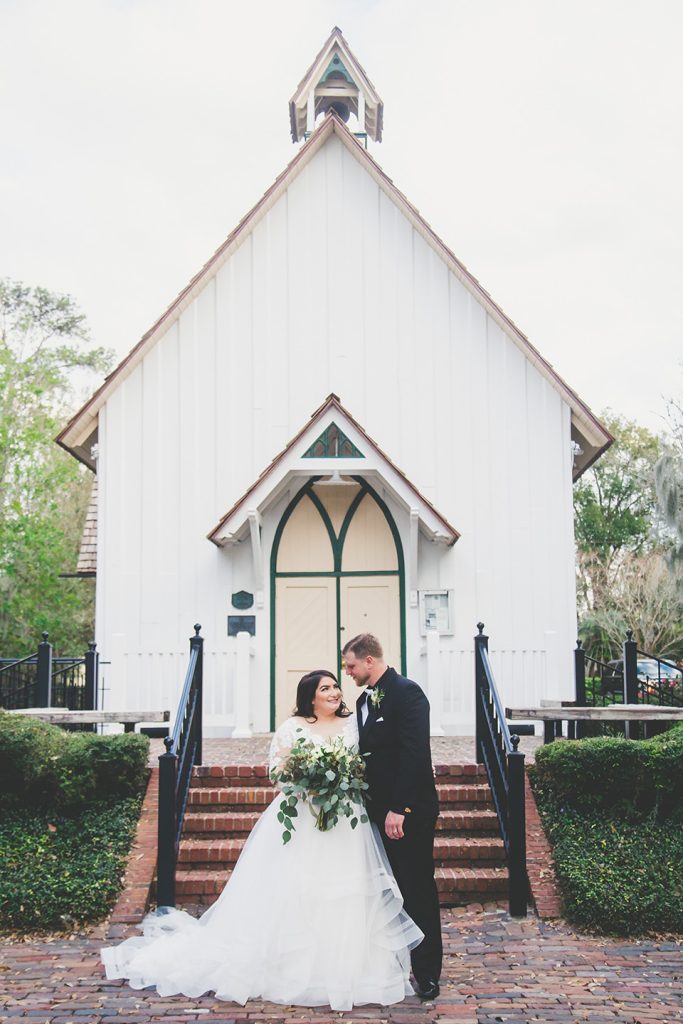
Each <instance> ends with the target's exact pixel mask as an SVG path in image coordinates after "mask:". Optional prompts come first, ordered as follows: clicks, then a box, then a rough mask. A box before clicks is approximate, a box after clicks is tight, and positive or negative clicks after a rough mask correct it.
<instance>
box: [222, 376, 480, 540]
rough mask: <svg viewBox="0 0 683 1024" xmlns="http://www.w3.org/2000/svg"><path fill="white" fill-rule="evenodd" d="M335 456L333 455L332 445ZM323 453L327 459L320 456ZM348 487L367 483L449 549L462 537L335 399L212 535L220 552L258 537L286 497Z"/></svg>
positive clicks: (263, 475)
mask: <svg viewBox="0 0 683 1024" xmlns="http://www.w3.org/2000/svg"><path fill="white" fill-rule="evenodd" d="M330 438H332V439H333V440H332V441H331V442H330V445H331V446H332V447H333V448H334V451H333V452H332V453H330V452H329V451H328V450H327V449H328V447H329V445H328V440H329V439H330ZM321 453H322V454H321ZM311 477H317V478H319V479H320V481H321V483H330V484H334V483H338V484H340V485H343V484H344V483H345V482H347V481H351V480H353V478H354V477H362V478H363V479H364V480H367V481H368V482H369V483H370V484H371V485H372V486H373V487H374V488H375V489H376V490H380V491H384V493H385V494H387V495H389V496H390V497H391V498H393V499H394V501H395V502H396V503H397V504H398V506H399V507H401V508H403V509H404V510H405V511H406V513H407V514H408V515H409V516H410V519H411V523H416V524H417V527H418V529H419V531H420V533H422V535H423V536H424V537H425V538H426V539H427V540H429V541H431V542H433V543H436V544H443V545H445V546H450V545H452V544H454V543H455V542H456V541H457V539H458V537H459V536H460V534H459V533H458V531H457V530H456V529H455V528H454V527H453V526H451V524H450V523H449V522H448V520H447V519H445V518H444V516H442V515H441V513H439V512H438V511H437V510H436V509H435V508H434V506H433V505H432V503H431V502H430V501H429V500H428V499H427V498H425V497H424V495H422V494H421V493H420V492H419V490H418V489H417V488H416V487H415V486H414V484H412V483H411V482H410V480H409V479H408V478H407V476H406V475H405V473H403V472H402V471H401V470H400V469H398V468H397V467H396V466H395V465H394V463H393V462H392V461H391V460H390V459H389V458H388V456H387V455H386V454H385V453H384V452H383V451H382V450H381V449H380V448H379V446H378V445H377V444H376V443H375V441H373V440H372V438H370V437H369V436H368V434H367V433H366V432H365V431H364V430H363V428H362V427H361V426H360V424H359V423H357V421H356V420H355V419H354V418H353V417H352V416H351V414H350V413H349V412H348V410H346V409H345V408H344V407H343V406H342V404H341V402H340V401H339V399H338V397H337V396H336V395H330V396H329V397H328V398H327V399H326V400H325V402H324V403H323V405H322V406H321V407H320V408H319V409H318V410H316V412H315V413H313V416H312V417H311V419H310V421H309V422H308V423H307V424H306V426H305V427H304V428H303V429H302V430H300V431H299V433H298V434H297V435H296V437H294V438H292V440H291V441H290V442H289V444H288V445H287V446H286V448H284V450H283V451H282V452H280V454H279V455H277V456H276V457H275V458H274V459H273V461H272V462H271V463H270V465H269V466H268V467H267V469H265V470H264V472H263V473H261V475H260V476H259V478H258V479H257V480H256V481H255V482H254V483H253V484H252V486H251V487H250V488H249V489H248V490H247V491H246V492H245V493H244V494H243V495H242V497H241V498H239V499H238V501H237V502H235V504H234V505H233V506H232V508H231V509H230V510H229V511H228V512H227V513H226V514H225V515H224V516H223V518H222V519H221V520H220V522H219V523H218V524H217V525H216V526H215V527H214V528H213V530H211V532H210V533H209V534H208V535H207V536H208V539H209V540H210V541H212V542H213V543H214V544H216V545H217V546H218V547H225V546H226V545H230V544H239V543H241V542H242V541H243V540H246V539H247V538H248V537H250V536H251V537H253V533H254V527H255V524H257V525H258V524H259V523H260V521H261V519H262V517H263V516H264V515H265V514H266V513H267V512H268V510H269V509H270V508H272V507H273V506H274V505H275V504H276V503H277V502H278V501H279V499H280V498H281V497H282V496H283V495H284V494H285V493H287V492H290V491H292V492H296V491H297V490H299V488H300V487H303V486H304V485H305V483H306V482H307V481H308V480H310V479H311Z"/></svg>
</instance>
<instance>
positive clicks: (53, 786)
mask: <svg viewBox="0 0 683 1024" xmlns="http://www.w3.org/2000/svg"><path fill="white" fill-rule="evenodd" d="M148 753H149V739H148V738H147V737H146V736H142V735H139V734H136V733H122V734H120V735H117V736H96V735H95V734H94V733H85V732H65V731H64V730H63V729H60V728H58V727H57V726H54V725H48V724H47V723H45V722H39V721H36V720H34V719H30V718H29V717H27V716H23V715H11V714H8V713H7V712H3V711H0V807H3V808H12V807H23V808H27V807H35V808H41V807H49V808H57V809H60V810H62V811H65V812H67V811H69V812H73V811H77V810H80V809H83V808H85V807H91V806H93V805H95V804H97V803H99V802H101V801H102V800H109V799H123V798H126V797H130V796H135V795H137V794H138V793H140V792H141V790H142V788H143V786H144V784H145V780H146V778H147V758H148Z"/></svg>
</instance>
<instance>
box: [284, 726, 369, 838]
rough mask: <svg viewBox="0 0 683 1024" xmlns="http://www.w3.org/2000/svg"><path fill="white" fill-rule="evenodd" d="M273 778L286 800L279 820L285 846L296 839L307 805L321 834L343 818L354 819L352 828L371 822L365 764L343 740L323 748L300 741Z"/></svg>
mask: <svg viewBox="0 0 683 1024" xmlns="http://www.w3.org/2000/svg"><path fill="white" fill-rule="evenodd" d="M270 777H271V779H272V780H273V782H276V783H280V784H281V785H282V793H283V797H284V799H283V800H282V802H281V804H280V810H279V811H278V815H277V818H278V821H279V822H280V824H281V825H282V827H283V832H282V841H283V843H288V842H289V840H290V839H291V838H292V832H293V831H294V822H293V821H292V819H293V818H296V817H297V815H298V811H297V804H298V803H304V804H306V805H307V807H308V809H309V810H310V812H311V814H312V815H313V816H314V818H315V827H316V828H317V829H320V831H321V832H327V831H328V830H329V829H331V828H334V826H335V825H336V824H337V822H338V821H339V818H340V817H344V818H350V819H351V821H350V822H349V824H350V825H351V828H355V827H356V826H357V824H358V822H359V821H362V822H366V821H367V820H368V818H367V815H366V814H365V813H364V812H363V805H364V802H365V797H364V793H365V790H367V788H368V784H367V782H366V781H365V763H364V761H363V758H362V757H361V756H360V754H354V753H353V751H352V750H350V749H349V748H348V746H347V745H346V743H344V740H343V738H342V737H341V736H337V737H336V738H335V739H333V740H331V741H330V742H329V743H323V744H317V743H314V742H313V741H312V740H307V739H305V737H303V736H302V737H300V738H299V739H298V740H296V742H295V743H294V746H293V747H292V749H291V752H290V754H289V756H288V757H287V759H286V761H285V762H284V764H283V765H282V767H281V768H278V769H274V770H273V771H272V772H271V773H270Z"/></svg>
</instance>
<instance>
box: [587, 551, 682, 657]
mask: <svg viewBox="0 0 683 1024" xmlns="http://www.w3.org/2000/svg"><path fill="white" fill-rule="evenodd" d="M597 571H599V570H597V569H596V568H595V567H593V572H594V573H595V572H597ZM603 571H606V570H603ZM599 589H600V592H601V594H602V598H601V600H600V602H599V603H598V604H596V605H594V606H593V607H592V608H591V609H589V610H587V611H586V612H585V614H584V616H583V618H582V621H581V624H580V627H579V633H580V635H581V638H582V640H583V641H584V646H585V648H586V650H587V651H588V653H589V654H591V655H592V656H593V657H596V658H599V659H600V660H601V661H608V660H609V659H610V658H613V657H619V656H620V655H621V646H622V644H623V642H624V639H625V636H626V630H627V629H632V630H633V634H634V638H635V640H636V641H637V643H638V647H639V648H640V649H641V650H644V651H648V652H650V653H652V654H656V655H660V656H661V657H664V658H673V659H674V660H677V659H678V658H680V657H681V656H682V655H683V624H682V615H681V613H682V611H683V608H682V606H681V600H680V598H679V595H678V593H677V590H676V583H675V580H674V577H673V576H672V574H671V572H670V571H669V567H668V565H667V561H666V558H665V556H664V554H663V553H662V552H661V551H647V552H644V553H642V554H634V553H633V552H628V553H626V554H625V555H624V556H623V557H622V558H621V560H620V563H619V572H618V573H616V574H615V576H614V579H613V580H612V581H611V582H610V584H609V585H607V584H606V583H604V582H602V584H601V586H600V588H599Z"/></svg>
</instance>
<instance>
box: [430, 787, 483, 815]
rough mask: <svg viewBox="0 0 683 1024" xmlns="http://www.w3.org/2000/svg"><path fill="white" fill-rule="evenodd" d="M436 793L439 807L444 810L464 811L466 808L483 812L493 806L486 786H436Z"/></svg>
mask: <svg viewBox="0 0 683 1024" xmlns="http://www.w3.org/2000/svg"><path fill="white" fill-rule="evenodd" d="M436 793H437V796H438V798H439V807H440V808H441V810H442V811H446V810H454V811H455V810H466V809H468V808H471V809H475V808H476V809H478V810H482V811H485V810H487V809H488V808H489V807H491V805H492V804H493V797H492V796H491V790H490V788H489V786H488V784H485V785H484V784H481V783H472V784H469V785H468V784H463V783H457V782H454V783H451V782H449V783H448V785H442V784H440V783H439V784H437V787H436Z"/></svg>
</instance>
